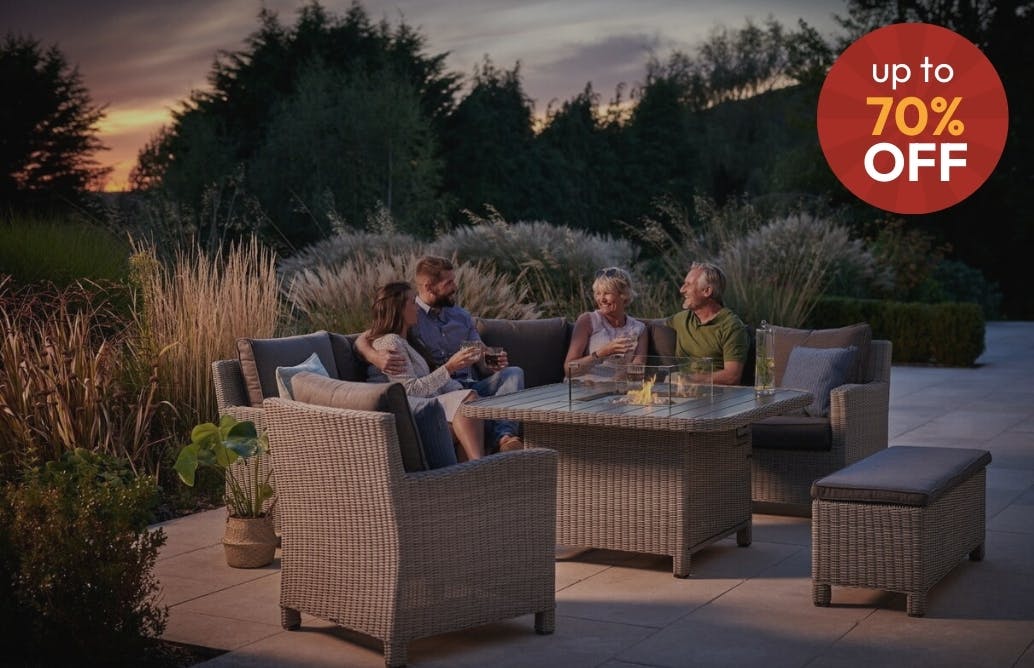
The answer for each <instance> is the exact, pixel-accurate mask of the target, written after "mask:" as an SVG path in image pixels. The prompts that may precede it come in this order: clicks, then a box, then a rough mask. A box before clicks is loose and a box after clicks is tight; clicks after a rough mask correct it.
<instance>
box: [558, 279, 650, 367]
mask: <svg viewBox="0 0 1034 668" xmlns="http://www.w3.org/2000/svg"><path fill="white" fill-rule="evenodd" d="M592 294H593V298H594V299H595V300H596V310H595V311H588V312H586V313H583V314H581V315H580V316H578V320H576V321H575V323H574V332H573V333H572V334H571V344H570V346H568V348H567V358H566V359H565V360H564V369H565V375H567V376H570V375H571V370H572V369H573V370H574V371H573V373H574V375H576V376H577V375H585V374H588V373H591V374H592V375H603V376H607V375H612V374H607V373H605V370H604V368H605V367H606V366H607V365H609V364H615V363H616V364H631V363H639V364H641V363H642V362H643V361H644V360H645V359H646V348H647V333H646V325H645V324H643V323H642V322H641V321H639V320H636V319H635V318H633V317H632V316H630V315H628V312H627V311H628V305H629V304H631V303H632V300H633V299H634V298H635V290H633V289H632V277H631V276H630V275H629V274H628V272H627V271H625V270H624V269H620V268H618V267H607V268H606V269H600V270H599V271H597V272H596V278H595V280H593V282H592ZM601 363H602V365H601ZM601 366H602V367H604V368H601ZM601 372H602V373H601Z"/></svg>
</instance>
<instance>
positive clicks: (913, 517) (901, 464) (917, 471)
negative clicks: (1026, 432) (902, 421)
mask: <svg viewBox="0 0 1034 668" xmlns="http://www.w3.org/2000/svg"><path fill="white" fill-rule="evenodd" d="M990 461H991V453H989V452H987V451H986V450H971V449H959V448H933V447H929V448H928V447H907V446H898V447H893V448H888V449H887V450H881V451H880V452H877V453H876V454H874V455H871V456H869V457H867V458H865V459H863V460H861V461H858V462H855V463H854V464H852V465H851V466H848V467H847V468H845V469H842V470H840V471H838V472H836V473H833V474H831V475H828V476H826V477H825V478H822V479H820V480H817V481H816V482H815V483H814V485H812V490H811V495H812V499H813V500H812V525H811V527H812V528H811V535H812V547H811V554H812V557H811V576H812V598H813V600H814V602H815V605H819V606H827V605H829V602H830V586H831V585H838V586H846V587H868V588H871V589H883V590H887V591H896V592H902V593H905V594H907V595H908V602H907V610H908V614H909V615H910V616H913V617H921V616H922V615H924V614H925V613H926V595H927V592H928V591H929V590H930V588H931V587H933V585H935V584H936V583H937V582H938V581H940V579H941V578H943V577H944V576H945V575H947V573H948V572H949V571H951V569H953V568H954V567H955V566H957V565H958V563H959V562H960V561H961V560H962V559H963V558H964V557H965V556H966V555H967V554H968V555H969V558H970V559H972V560H974V561H980V560H981V559H983V557H984V505H985V499H984V497H985V477H986V475H985V467H986V466H987V464H988V462H990Z"/></svg>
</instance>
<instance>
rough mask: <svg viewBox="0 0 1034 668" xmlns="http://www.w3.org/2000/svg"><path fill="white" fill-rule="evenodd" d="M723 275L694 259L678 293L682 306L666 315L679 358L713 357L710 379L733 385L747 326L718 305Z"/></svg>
mask: <svg viewBox="0 0 1034 668" xmlns="http://www.w3.org/2000/svg"><path fill="white" fill-rule="evenodd" d="M724 291H725V274H724V273H723V272H722V270H721V269H719V268H718V267H717V266H716V265H713V264H710V263H708V262H694V263H693V265H692V266H691V267H690V269H689V273H688V274H686V280H685V281H683V283H682V287H681V288H680V289H679V292H680V293H682V297H683V301H682V308H684V309H686V310H685V311H680V312H679V313H676V314H675V315H673V316H672V317H670V318H668V320H667V321H666V322H667V325H668V326H669V327H671V328H673V329H674V330H675V335H676V340H675V354H676V355H677V356H679V357H710V358H712V359H713V360H714V382H715V383H716V384H718V385H736V384H738V383H739V382H740V377H741V376H742V375H743V369H744V366H745V365H746V363H747V348H748V342H747V328H746V326H745V325H744V324H743V321H742V320H740V318H739V316H737V315H736V314H735V313H733V312H732V311H730V310H729V309H727V308H725V306H724V305H723V304H722V293H723V292H724Z"/></svg>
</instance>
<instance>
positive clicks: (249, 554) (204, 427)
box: [174, 415, 277, 568]
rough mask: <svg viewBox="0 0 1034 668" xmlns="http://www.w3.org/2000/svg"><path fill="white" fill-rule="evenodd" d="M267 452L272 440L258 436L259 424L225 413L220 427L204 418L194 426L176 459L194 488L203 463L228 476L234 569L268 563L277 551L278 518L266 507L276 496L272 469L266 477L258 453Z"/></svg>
mask: <svg viewBox="0 0 1034 668" xmlns="http://www.w3.org/2000/svg"><path fill="white" fill-rule="evenodd" d="M268 452H269V442H268V439H267V438H266V435H265V434H261V435H260V434H258V432H257V430H256V429H255V423H253V422H250V421H245V422H238V421H237V420H235V419H234V418H233V417H232V416H229V415H224V416H223V417H222V419H220V420H219V424H218V425H216V424H214V423H212V422H205V423H202V424H199V425H197V426H196V427H194V429H192V430H191V432H190V443H188V444H187V445H185V446H183V448H182V449H181V450H180V452H179V456H177V457H176V463H175V465H174V467H175V469H176V473H177V474H179V477H180V480H182V481H183V482H184V484H186V485H188V486H190V487H193V486H194V477H195V474H196V473H197V469H198V467H200V466H204V467H208V468H211V469H216V470H220V471H223V473H224V474H225V476H226V487H225V488H226V496H225V499H226V507H227V510H228V511H229V516H228V517H227V519H226V532H225V534H224V535H223V547H224V549H225V550H226V563H227V564H229V565H230V566H232V567H234V568H258V567H260V566H265V565H267V564H269V563H270V562H272V561H273V556H274V554H275V553H276V545H277V539H276V533H275V532H274V531H273V519H272V516H271V515H269V514H268V512H267V511H268V509H264V508H263V504H264V503H265V502H266V501H268V500H269V499H271V498H273V487H272V485H270V484H269V478H270V475H271V474H272V469H270V468H268V467H267V471H266V473H265V475H263V474H262V473H261V470H260V467H259V463H260V462H259V456H260V455H265V454H267V453H268ZM249 460H250V461H249Z"/></svg>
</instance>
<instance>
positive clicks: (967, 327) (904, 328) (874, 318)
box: [809, 297, 984, 366]
mask: <svg viewBox="0 0 1034 668" xmlns="http://www.w3.org/2000/svg"><path fill="white" fill-rule="evenodd" d="M854 322H868V323H869V324H870V325H872V333H873V338H877V339H888V340H889V341H891V343H893V345H894V352H893V356H894V362H898V363H917V364H938V365H944V366H972V365H973V363H974V362H975V361H976V359H977V358H978V357H980V354H981V353H983V352H984V317H983V314H982V312H981V310H980V307H979V306H978V305H976V304H967V303H942V304H921V303H917V302H891V301H881V300H877V299H846V298H839V297H827V298H824V299H822V300H820V301H819V303H818V304H817V305H816V307H815V310H814V311H813V312H812V314H811V317H810V318H809V326H811V327H840V326H842V325H846V324H850V323H854Z"/></svg>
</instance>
